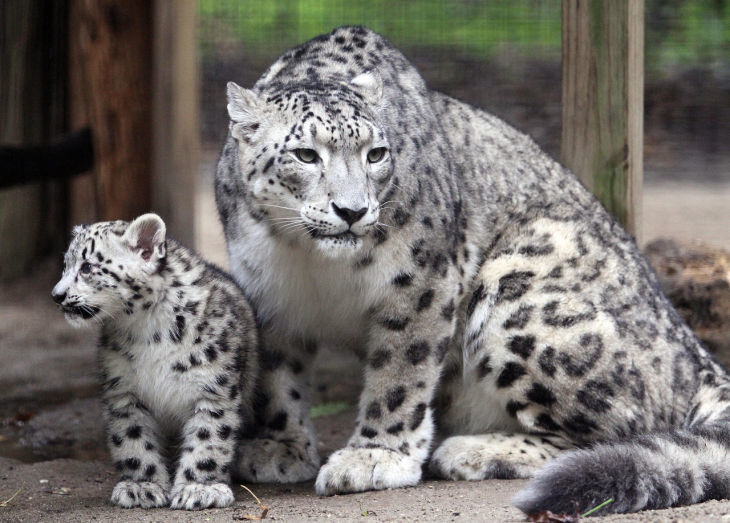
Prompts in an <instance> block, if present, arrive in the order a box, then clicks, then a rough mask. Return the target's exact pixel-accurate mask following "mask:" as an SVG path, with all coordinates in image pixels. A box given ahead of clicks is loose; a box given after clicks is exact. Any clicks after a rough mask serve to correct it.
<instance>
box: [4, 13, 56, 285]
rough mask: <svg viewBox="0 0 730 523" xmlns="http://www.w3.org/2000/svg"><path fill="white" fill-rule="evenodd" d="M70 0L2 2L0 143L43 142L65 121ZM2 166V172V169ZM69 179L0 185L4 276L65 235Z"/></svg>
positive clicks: (20, 269) (10, 275) (24, 267)
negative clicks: (10, 186)
mask: <svg viewBox="0 0 730 523" xmlns="http://www.w3.org/2000/svg"><path fill="white" fill-rule="evenodd" d="M66 8H67V2H66V1H63V0H59V1H57V2H52V3H48V4H45V3H42V2H29V1H26V0H4V1H2V2H0V71H1V72H0V143H2V144H4V145H13V146H25V145H41V144H46V143H48V142H50V141H51V140H52V139H53V138H54V137H55V136H56V135H58V134H59V133H62V132H63V131H64V130H65V126H66V112H65V103H64V100H65V97H66V84H65V82H63V78H64V77H65V75H66V61H65V60H64V58H65V52H66V46H65V42H66V15H67V13H66ZM1 175H2V173H0V176H1ZM65 199H66V198H65V184H63V183H62V182H41V183H32V184H29V185H24V186H18V187H12V188H10V189H5V190H2V191H0V280H6V279H11V278H14V277H16V276H19V275H21V274H23V273H24V272H26V271H27V270H29V269H30V268H31V267H32V266H33V262H34V261H35V260H37V259H38V258H39V257H42V256H46V255H49V254H50V255H58V256H59V259H60V252H59V251H60V250H61V249H63V246H62V244H63V243H64V242H65V237H64V231H65V213H66V206H65Z"/></svg>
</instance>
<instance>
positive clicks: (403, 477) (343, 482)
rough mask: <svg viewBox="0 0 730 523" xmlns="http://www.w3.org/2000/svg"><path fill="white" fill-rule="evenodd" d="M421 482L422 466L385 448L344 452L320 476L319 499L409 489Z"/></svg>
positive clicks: (352, 449) (346, 449)
mask: <svg viewBox="0 0 730 523" xmlns="http://www.w3.org/2000/svg"><path fill="white" fill-rule="evenodd" d="M420 479H421V463H420V462H419V461H418V460H415V459H413V458H412V457H409V456H406V455H404V454H402V453H400V452H397V451H395V450H390V449H385V448H374V449H367V448H352V447H350V448H344V449H341V450H338V451H337V452H335V453H334V454H332V455H331V456H330V458H329V460H328V461H327V463H326V464H325V465H323V466H322V468H321V469H320V471H319V474H318V475H317V481H316V482H315V484H314V488H315V490H316V491H317V494H319V495H320V496H331V495H333V494H345V493H348V492H362V491H365V490H381V489H386V488H397V487H410V486H413V485H415V484H416V483H418V481H419V480H420Z"/></svg>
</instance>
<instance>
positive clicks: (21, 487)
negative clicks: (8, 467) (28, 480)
mask: <svg viewBox="0 0 730 523" xmlns="http://www.w3.org/2000/svg"><path fill="white" fill-rule="evenodd" d="M23 487H25V483H23V484H22V485H21V486H20V488H19V489H18V490H16V491H15V494H13V495H12V496H10V497H9V498H8V499H6V500H5V501H0V507H7V506H8V503H10V502H11V501H13V498H14V497H15V496H17V495H18V494H20V491H21V490H23Z"/></svg>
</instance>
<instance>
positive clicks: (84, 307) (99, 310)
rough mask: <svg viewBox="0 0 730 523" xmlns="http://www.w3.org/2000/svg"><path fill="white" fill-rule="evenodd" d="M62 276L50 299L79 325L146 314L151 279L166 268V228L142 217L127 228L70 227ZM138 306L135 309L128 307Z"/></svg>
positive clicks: (125, 225)
mask: <svg viewBox="0 0 730 523" xmlns="http://www.w3.org/2000/svg"><path fill="white" fill-rule="evenodd" d="M72 235H73V237H72V239H71V244H70V245H69V248H68V250H67V251H66V254H65V255H64V268H63V275H62V276H61V279H60V280H59V282H58V283H57V284H56V285H55V287H53V291H52V293H51V296H52V297H53V301H55V302H56V303H57V304H58V306H59V308H60V309H61V310H62V311H63V312H64V314H65V316H66V319H67V320H68V321H69V323H71V324H72V325H75V326H78V325H82V324H84V323H86V321H87V320H91V319H95V320H97V321H99V322H101V321H103V320H105V319H107V318H119V317H120V316H121V315H125V314H131V311H132V310H133V309H146V308H149V306H150V305H151V302H149V303H150V305H147V306H146V307H145V303H143V302H145V301H148V300H150V295H151V294H152V292H153V289H152V287H153V286H154V285H153V284H152V282H151V280H152V279H153V276H154V275H155V274H156V273H158V271H159V270H160V268H161V267H162V266H164V261H165V254H166V247H165V223H164V222H163V221H162V219H161V218H160V217H159V216H157V215H156V214H145V215H142V216H140V217H139V218H137V219H136V220H134V221H133V222H131V223H128V222H124V221H113V222H99V223H95V224H93V225H79V226H76V227H74V229H73V233H72ZM134 303H139V304H140V307H138V308H135V307H133V306H130V304H134Z"/></svg>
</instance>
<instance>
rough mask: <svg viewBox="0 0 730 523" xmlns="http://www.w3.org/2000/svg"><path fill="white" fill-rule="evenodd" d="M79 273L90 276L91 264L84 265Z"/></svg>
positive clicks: (85, 263)
mask: <svg viewBox="0 0 730 523" xmlns="http://www.w3.org/2000/svg"><path fill="white" fill-rule="evenodd" d="M79 272H80V273H81V274H89V273H90V272H91V264H90V263H89V262H84V263H82V264H81V267H80V268H79Z"/></svg>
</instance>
